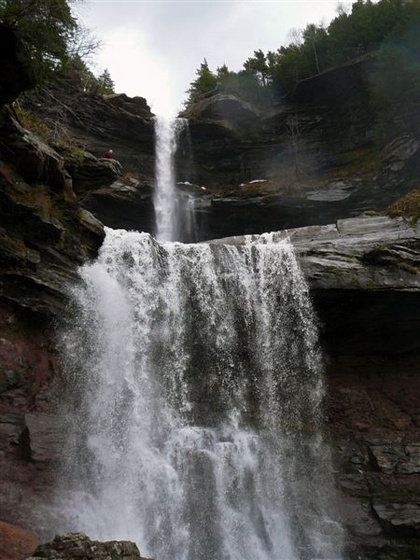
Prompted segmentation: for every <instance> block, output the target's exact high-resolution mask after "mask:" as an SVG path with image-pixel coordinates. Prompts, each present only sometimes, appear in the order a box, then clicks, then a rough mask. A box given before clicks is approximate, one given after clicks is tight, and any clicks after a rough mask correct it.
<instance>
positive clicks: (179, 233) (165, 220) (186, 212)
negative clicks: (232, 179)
mask: <svg viewBox="0 0 420 560" xmlns="http://www.w3.org/2000/svg"><path fill="white" fill-rule="evenodd" d="M181 135H183V136H184V137H185V139H186V140H187V141H185V142H184V148H185V149H188V148H189V149H191V146H190V142H189V141H188V140H189V133H188V120H187V119H182V118H177V119H168V118H164V117H156V118H155V144H156V165H155V168H156V169H155V172H156V184H155V190H154V207H155V215H156V228H155V235H154V236H155V238H156V239H157V240H158V241H195V238H196V224H195V216H194V197H192V196H191V195H189V194H188V193H187V192H185V191H183V190H180V189H178V188H177V187H176V171H175V165H174V158H175V154H176V152H177V149H178V147H179V140H180V137H181ZM189 158H190V154H183V159H185V160H188V159H189Z"/></svg>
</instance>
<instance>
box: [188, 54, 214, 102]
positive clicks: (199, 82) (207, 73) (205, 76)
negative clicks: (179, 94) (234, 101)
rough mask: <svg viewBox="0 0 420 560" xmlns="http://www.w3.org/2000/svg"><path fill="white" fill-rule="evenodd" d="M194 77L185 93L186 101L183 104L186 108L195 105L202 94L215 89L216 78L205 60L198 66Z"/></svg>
mask: <svg viewBox="0 0 420 560" xmlns="http://www.w3.org/2000/svg"><path fill="white" fill-rule="evenodd" d="M196 75H197V78H196V79H195V80H194V81H193V82H191V84H190V87H189V89H188V90H187V92H186V93H188V99H187V101H186V102H185V105H186V106H187V107H188V106H190V105H192V104H193V103H196V102H197V101H198V100H199V99H200V97H201V96H202V95H203V94H205V93H208V92H209V91H212V90H213V89H215V88H216V87H217V84H218V80H217V76H216V75H215V74H213V72H212V71H211V70H210V68H209V65H208V63H207V60H206V59H204V61H203V62H202V63H201V64H200V68H199V69H198V70H197V71H196Z"/></svg>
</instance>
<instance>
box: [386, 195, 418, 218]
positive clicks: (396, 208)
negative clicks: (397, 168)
mask: <svg viewBox="0 0 420 560" xmlns="http://www.w3.org/2000/svg"><path fill="white" fill-rule="evenodd" d="M386 213H387V214H388V216H390V217H391V218H397V217H399V216H401V217H402V218H404V219H405V220H407V221H408V223H409V224H410V225H411V226H412V227H415V226H416V224H417V223H418V221H419V219H420V189H414V190H412V191H410V192H409V193H407V194H406V195H405V196H403V197H402V198H400V199H399V200H397V201H395V202H394V203H393V204H391V205H390V206H388V208H387V209H386Z"/></svg>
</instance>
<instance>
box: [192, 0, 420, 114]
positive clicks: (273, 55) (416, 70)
mask: <svg viewBox="0 0 420 560" xmlns="http://www.w3.org/2000/svg"><path fill="white" fill-rule="evenodd" d="M419 27H420V0H379V1H378V2H373V1H372V0H357V1H356V2H354V3H353V4H352V6H351V10H349V11H346V10H345V9H343V8H342V7H339V9H338V13H337V17H336V18H334V19H333V20H332V21H331V23H330V24H329V26H328V27H327V28H325V27H324V26H323V25H315V24H309V25H307V27H306V28H305V29H304V30H301V31H299V30H293V33H292V41H291V42H290V43H289V44H288V45H287V46H281V47H280V48H279V49H278V50H277V51H268V52H267V53H264V52H263V51H262V50H261V49H260V50H257V51H254V54H253V56H251V57H249V58H248V59H247V60H246V61H245V62H244V64H243V70H241V71H240V72H238V73H235V72H230V71H227V68H226V67H222V68H224V71H223V72H219V70H220V69H218V72H217V73H212V72H211V71H210V69H209V67H208V65H207V62H206V60H205V61H204V63H203V64H202V65H201V67H200V69H199V70H198V71H197V75H198V78H197V79H196V80H195V81H194V82H192V84H191V87H190V89H189V90H188V92H187V93H189V98H188V100H187V102H186V104H187V105H190V104H191V103H194V102H195V101H196V100H197V99H199V98H200V96H201V95H203V94H206V93H209V92H210V91H211V90H214V89H215V87H217V88H218V89H219V90H222V91H223V90H228V91H236V92H237V93H239V94H240V95H242V96H243V97H245V98H247V99H250V100H251V99H252V100H254V99H257V100H258V99H261V98H264V99H265V101H267V100H270V99H273V100H276V99H279V98H281V97H283V96H285V95H287V94H288V93H290V92H292V91H293V89H294V88H295V87H296V85H297V84H298V83H299V82H300V81H301V80H304V79H307V78H311V77H313V76H316V75H317V74H320V73H322V72H324V71H326V70H328V69H330V68H333V67H335V66H339V65H341V64H345V63H347V62H351V61H353V60H357V59H359V58H360V57H361V56H366V55H368V54H372V53H375V54H377V64H376V67H375V69H374V72H373V74H372V94H373V97H372V100H373V104H374V106H375V107H376V108H377V109H378V111H381V110H383V111H384V112H385V110H386V111H388V110H389V109H390V108H392V107H393V108H394V109H395V108H396V107H398V106H400V107H404V108H405V109H406V112H407V111H408V109H412V107H413V105H414V104H415V103H417V97H416V91H420V90H419V85H420V82H419V76H420V67H419V64H420V63H418V62H417V60H419V59H420V58H419V54H420V46H419V42H420V38H419V33H418V29H419ZM399 113H401V111H400V112H399ZM398 117H399V118H400V117H401V115H400V114H399V115H398ZM380 118H381V117H380ZM402 120H403V121H404V116H403V117H402ZM416 124H417V123H416Z"/></svg>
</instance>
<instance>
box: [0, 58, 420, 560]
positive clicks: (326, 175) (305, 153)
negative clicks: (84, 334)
mask: <svg viewBox="0 0 420 560" xmlns="http://www.w3.org/2000/svg"><path fill="white" fill-rule="evenodd" d="M12 51H13V49H12ZM13 52H14V51H13ZM13 52H12V53H11V56H12V55H13ZM9 62H10V58H8V59H7V63H8V64H9ZM0 63H1V64H3V63H4V61H1V60H0ZM367 63H368V62H367V61H365V62H360V64H358V65H356V66H354V67H349V68H346V69H343V70H341V72H342V73H343V75H342V79H341V80H336V81H335V83H337V84H338V85H337V87H336V89H331V88H330V87H329V84H330V82H329V81H328V76H322V77H321V78H320V79H319V80H318V81H315V82H313V83H306V84H303V85H302V86H301V89H299V90H297V91H296V93H295V97H294V98H293V99H291V100H289V102H288V103H284V104H283V105H281V106H279V107H277V108H276V109H275V110H273V112H271V113H270V114H266V113H265V114H262V113H261V112H260V111H259V110H257V109H256V108H254V107H252V106H250V105H249V104H246V103H244V102H243V101H241V100H240V99H238V98H235V97H233V96H227V95H224V96H221V95H219V94H217V95H215V96H211V97H209V98H207V99H204V100H203V101H202V102H201V103H200V104H198V105H197V106H195V107H193V108H192V109H191V111H190V112H189V113H187V114H186V115H185V116H187V117H188V118H189V121H190V126H189V134H190V140H191V141H189V139H188V138H187V136H185V137H184V138H183V139H181V147H182V150H181V151H180V152H179V153H178V159H177V167H178V177H179V180H180V181H184V182H186V181H188V182H190V183H191V185H189V186H188V187H186V186H185V185H184V187H183V188H188V189H189V191H190V194H191V196H193V197H194V198H195V199H196V200H197V201H199V205H198V209H197V220H198V223H199V224H200V232H199V235H198V237H199V238H202V239H210V238H216V237H225V236H227V235H234V234H235V235H236V234H243V233H250V234H258V233H261V232H262V231H267V230H271V231H280V230H282V231H280V233H278V234H276V235H278V237H279V238H281V237H283V236H285V235H288V236H290V238H291V239H292V242H293V244H294V246H295V249H296V252H297V254H298V256H299V259H300V261H301V263H302V267H303V269H304V271H305V273H306V275H307V278H308V281H309V285H310V289H311V292H312V295H313V299H314V305H315V307H316V309H317V311H318V314H319V317H320V326H321V335H322V342H323V345H324V348H325V354H326V374H327V375H326V377H327V394H326V417H327V420H328V422H327V427H326V428H327V429H326V433H327V436H328V437H329V438H330V441H331V443H332V447H333V449H334V454H335V460H336V465H337V484H338V486H339V488H340V508H339V509H340V515H341V521H342V523H343V524H344V525H345V527H346V528H347V551H346V556H345V557H346V559H347V558H349V559H352V560H353V559H356V558H369V559H378V560H379V559H382V560H390V559H393V558H399V560H402V559H404V560H405V559H407V560H408V559H412V558H416V554H417V556H418V540H419V538H420V509H419V506H418V504H419V503H420V478H419V477H420V452H419V449H420V442H419V439H418V434H417V432H418V422H419V406H418V403H419V402H420V399H419V397H420V395H419V391H420V383H419V379H420V376H419V373H420V372H419V365H418V364H419V359H418V358H419V341H418V336H417V335H418V332H419V327H420V316H419V312H418V309H419V308H420V307H419V266H420V247H419V245H420V241H419V226H418V225H416V224H415V221H407V219H405V218H396V219H390V218H387V217H384V216H378V217H375V218H369V217H367V216H365V217H362V218H355V219H343V218H348V217H351V216H356V215H359V214H360V213H361V212H362V211H364V210H367V209H369V210H372V209H373V210H382V209H383V208H385V206H387V205H388V204H389V203H390V202H392V201H394V200H395V199H397V198H399V197H400V196H401V195H403V194H405V193H406V192H407V191H409V190H411V189H413V188H415V187H418V183H417V178H418V150H419V147H420V143H419V142H420V140H419V138H415V137H408V136H404V137H397V138H395V140H394V141H393V142H391V143H390V144H388V145H386V146H384V147H383V148H382V149H381V150H380V151H379V152H378V149H377V146H376V145H375V144H374V142H373V140H372V135H373V132H374V123H373V122H372V118H371V113H370V110H369V101H368V99H367V97H366V90H365V89H364V88H363V87H362V85H363V83H364V80H365V77H366V75H367V74H366V72H367V69H366V68H367V67H366V66H365V64H367ZM10 64H12V63H10ZM13 64H14V63H13ZM3 66H4V64H3ZM13 68H16V65H15V64H14V65H13ZM14 75H15V78H16V79H15V80H14V81H13V84H12V85H10V88H9V89H8V90H7V91H6V90H4V91H3V90H1V91H0V93H1V96H2V97H1V101H2V102H6V101H7V102H11V101H13V99H14V98H15V97H16V95H17V93H18V92H19V91H20V90H21V89H22V88H24V87H27V86H28V84H29V83H30V80H29V78H28V77H27V76H26V77H25V73H24V69H22V68H20V69H18V70H16V72H15V74H14ZM350 77H351V78H352V82H351V83H352V84H353V86H352V89H351V92H350V93H351V95H350V93H349V90H348V88H345V87H343V86H342V85H341V86H340V84H344V83H346V82H348V81H349V78H350ZM12 86H13V87H12ZM13 88H14V89H13ZM22 105H23V106H24V107H26V108H28V109H30V110H31V111H33V112H34V113H36V114H38V115H39V116H41V117H42V118H43V120H44V122H46V123H47V124H48V125H49V128H50V130H53V132H54V131H55V132H56V135H55V140H59V142H56V143H55V144H54V148H52V147H51V145H50V142H45V140H43V139H42V138H41V137H39V136H38V135H37V134H35V133H33V132H30V131H29V130H26V129H25V128H24V127H22V125H21V124H19V122H18V120H17V118H16V115H14V114H13V111H12V110H11V109H6V108H3V109H2V110H1V113H0V186H1V189H0V239H1V246H0V263H1V273H0V282H1V284H0V288H1V291H0V470H1V472H2V479H1V481H0V504H1V518H0V521H3V522H4V523H3V524H2V525H1V526H0V531H1V535H2V542H10V541H11V542H12V544H13V546H12V545H11V546H9V548H8V551H7V552H4V551H2V550H1V548H0V551H1V552H0V558H1V554H3V558H2V560H6V558H7V560H15V558H16V560H18V558H21V557H22V554H23V553H24V554H27V553H28V554H29V553H30V552H31V551H30V548H31V547H32V549H33V548H34V547H35V542H36V538H37V536H38V538H39V537H41V538H44V537H46V536H48V537H49V536H51V535H50V534H49V528H48V515H51V512H50V513H49V514H48V510H47V509H46V508H45V507H44V506H45V505H46V504H48V503H49V502H50V501H51V498H52V495H51V493H52V487H51V483H52V481H53V479H54V473H55V469H56V466H57V461H58V460H59V453H60V449H61V445H62V438H63V434H62V432H61V430H60V426H59V424H58V423H57V420H56V417H55V415H54V412H55V404H56V402H57V400H59V397H60V391H61V389H62V387H63V379H62V378H61V377H60V375H61V374H60V371H61V370H60V359H59V355H58V353H57V350H56V341H55V324H56V320H57V318H59V317H60V315H61V314H62V313H63V312H64V309H65V306H66V301H67V289H68V285H69V283H70V284H71V283H72V282H75V281H78V276H77V266H78V265H79V264H80V263H82V262H85V261H86V260H87V259H90V258H93V257H94V256H95V254H96V251H97V249H98V247H99V246H100V244H101V242H102V239H103V235H104V233H103V225H102V223H101V222H103V223H105V225H109V226H112V227H125V228H131V227H132V228H134V229H143V230H145V231H151V230H152V227H153V206H152V204H151V195H152V192H153V175H154V172H153V169H154V154H153V122H152V117H153V115H152V114H151V113H150V110H149V108H148V107H147V103H146V102H145V100H143V99H142V98H135V99H130V98H128V97H127V96H124V95H120V96H112V97H108V98H103V97H96V98H92V97H89V96H86V95H85V94H82V93H80V92H79V94H78V95H76V96H75V95H74V91H73V90H71V89H67V90H66V89H65V88H64V89H63V90H60V91H58V90H54V89H51V90H48V91H44V92H43V93H38V94H36V95H35V94H32V95H31V96H30V97H27V98H26V100H25V101H22ZM65 137H68V138H70V137H71V139H72V142H70V143H69V142H67V143H66V142H64V140H65ZM53 140H54V135H53V138H52V141H53ZM74 142H76V144H74ZM51 143H53V142H51ZM75 147H76V148H77V149H75ZM109 147H112V148H113V149H114V153H115V154H116V157H117V159H118V160H119V161H120V163H121V164H122V166H123V171H122V173H121V170H120V169H119V166H118V165H117V164H116V163H115V162H114V163H113V162H112V161H111V162H109V161H103V160H101V156H102V154H103V152H104V151H105V149H108V148H109ZM188 150H190V151H189V152H188V153H187V151H188ZM181 152H183V153H182V157H181ZM186 154H187V155H186ZM188 154H189V155H188ZM202 187H203V188H202ZM91 212H92V213H91ZM98 218H99V219H100V220H101V221H99V219H98ZM299 226H305V227H303V228H301V227H299ZM308 226H309V227H308ZM286 229H287V231H286ZM225 241H226V242H228V243H239V244H240V243H241V242H242V240H241V238H240V237H238V238H235V239H229V240H225ZM10 524H14V525H18V526H20V527H25V528H26V529H32V530H33V531H35V532H36V535H37V536H36V535H34V534H33V533H30V532H23V533H22V532H21V531H23V529H19V528H17V527H16V526H11V525H10ZM19 540H20V541H21V542H22V543H23V542H24V543H26V544H25V547H24V548H22V547H21V548H20V549H19V550H18V551H17V549H16V542H17V541H19ZM13 547H14V548H13ZM12 550H15V551H17V552H11V551H12ZM46 550H47V549H43V551H42V554H44V556H45V554H47V552H46ZM48 550H49V552H48V554H50V549H48ZM52 554H53V552H51V555H52ZM130 554H131V553H130ZM133 554H134V553H133ZM51 557H54V556H51ZM123 557H124V556H123ZM135 557H136V556H135Z"/></svg>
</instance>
